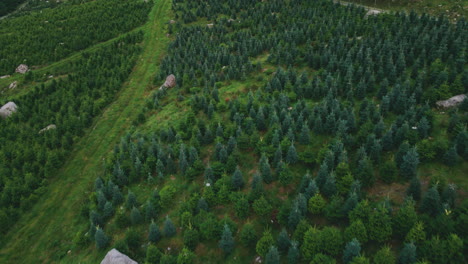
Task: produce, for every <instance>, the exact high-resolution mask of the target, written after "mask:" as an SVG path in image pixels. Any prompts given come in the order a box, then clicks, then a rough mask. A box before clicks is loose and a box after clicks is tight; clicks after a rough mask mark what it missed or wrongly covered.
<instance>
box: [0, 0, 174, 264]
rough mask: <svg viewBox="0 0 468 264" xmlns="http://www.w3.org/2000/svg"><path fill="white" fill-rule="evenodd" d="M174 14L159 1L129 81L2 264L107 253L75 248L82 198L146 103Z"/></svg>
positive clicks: (5, 251) (90, 259)
mask: <svg viewBox="0 0 468 264" xmlns="http://www.w3.org/2000/svg"><path fill="white" fill-rule="evenodd" d="M169 15H170V1H169V0H156V1H155V5H154V7H153V10H152V11H151V12H150V15H149V21H148V23H147V24H146V25H145V26H144V27H143V30H144V31H145V33H146V34H145V40H144V43H143V45H144V51H143V53H142V55H141V57H140V59H139V60H138V62H137V66H136V67H135V69H134V71H133V72H132V74H131V75H130V78H129V80H128V82H127V83H125V84H124V87H123V88H122V90H121V91H120V93H119V94H118V95H117V99H116V100H115V101H114V102H113V103H112V104H111V105H110V106H109V107H108V108H107V109H106V110H105V111H104V113H103V114H102V116H101V117H99V118H98V119H97V120H95V125H94V126H93V127H92V128H91V129H89V131H87V134H86V136H85V137H84V138H83V139H82V140H80V141H79V142H78V143H77V144H76V145H75V147H74V151H73V153H72V154H71V155H70V157H69V159H68V161H67V162H66V163H65V165H64V167H63V168H62V169H61V170H59V171H58V172H57V175H56V176H55V177H54V178H52V179H50V182H49V186H48V189H47V191H46V192H45V193H44V194H43V196H42V197H41V198H40V199H39V201H38V202H37V204H36V205H35V206H34V207H33V208H32V209H31V210H30V211H29V212H27V213H25V214H24V215H23V216H22V217H21V219H20V220H19V221H18V223H17V224H16V225H15V226H14V227H13V228H12V230H11V231H10V232H9V233H8V234H7V235H6V237H5V243H4V247H3V248H2V249H1V251H0V263H58V262H60V263H98V262H99V261H100V260H101V259H102V257H103V256H104V254H105V252H103V251H101V252H98V251H96V250H94V246H92V247H93V248H92V249H91V248H85V249H83V250H82V251H75V250H74V248H73V242H72V240H73V237H74V236H75V234H76V233H77V232H78V231H80V230H83V229H86V225H87V222H86V221H83V219H81V218H80V216H79V212H80V208H81V201H82V200H84V199H85V198H86V197H87V196H88V195H89V194H90V191H91V190H92V184H93V182H94V180H95V178H96V176H98V173H99V172H101V171H102V166H103V159H104V158H105V157H107V156H108V154H109V153H110V152H111V151H112V149H113V146H114V144H115V143H116V142H118V140H120V137H121V136H122V135H123V133H124V132H125V131H127V130H128V129H129V128H130V126H131V124H132V120H134V119H135V117H136V115H137V114H138V113H139V112H140V109H141V108H142V107H143V106H142V102H144V96H145V90H148V89H151V88H152V85H151V84H152V81H153V77H154V76H155V73H156V71H157V69H158V63H159V61H160V59H161V58H162V56H164V52H165V51H166V49H167V45H168V43H169V39H168V38H167V37H166V36H165V28H166V25H165V23H166V22H167V21H168V20H169ZM69 250H71V251H70V253H67V252H68V251H69Z"/></svg>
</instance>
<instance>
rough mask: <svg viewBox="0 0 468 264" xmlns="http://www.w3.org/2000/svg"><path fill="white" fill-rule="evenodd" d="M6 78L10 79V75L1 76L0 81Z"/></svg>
mask: <svg viewBox="0 0 468 264" xmlns="http://www.w3.org/2000/svg"><path fill="white" fill-rule="evenodd" d="M8 77H10V75H3V76H0V79H6V78H8Z"/></svg>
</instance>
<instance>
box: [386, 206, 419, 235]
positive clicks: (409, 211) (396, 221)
mask: <svg viewBox="0 0 468 264" xmlns="http://www.w3.org/2000/svg"><path fill="white" fill-rule="evenodd" d="M417 218H418V216H417V214H416V211H415V209H414V201H413V199H407V200H406V201H405V203H404V204H403V205H402V206H401V207H400V209H399V210H398V211H397V212H396V214H395V215H394V216H393V217H392V226H393V230H394V234H396V235H397V236H398V237H400V238H404V237H405V236H406V234H407V233H408V232H409V231H410V229H411V228H412V227H413V226H414V224H415V223H416V220H417Z"/></svg>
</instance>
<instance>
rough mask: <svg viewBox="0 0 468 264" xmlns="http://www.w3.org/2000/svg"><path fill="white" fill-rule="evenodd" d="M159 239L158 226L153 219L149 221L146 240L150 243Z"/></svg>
mask: <svg viewBox="0 0 468 264" xmlns="http://www.w3.org/2000/svg"><path fill="white" fill-rule="evenodd" d="M160 239H161V232H160V231H159V227H158V225H157V224H156V223H155V222H154V221H151V224H150V226H149V232H148V240H149V241H150V242H152V243H158V241H159V240H160Z"/></svg>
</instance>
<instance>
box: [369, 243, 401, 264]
mask: <svg viewBox="0 0 468 264" xmlns="http://www.w3.org/2000/svg"><path fill="white" fill-rule="evenodd" d="M373 263H375V264H395V263H396V258H395V255H394V254H393V252H392V251H391V249H390V248H389V247H388V246H384V247H382V248H381V249H380V250H379V251H377V253H375V255H374V262H373Z"/></svg>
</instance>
